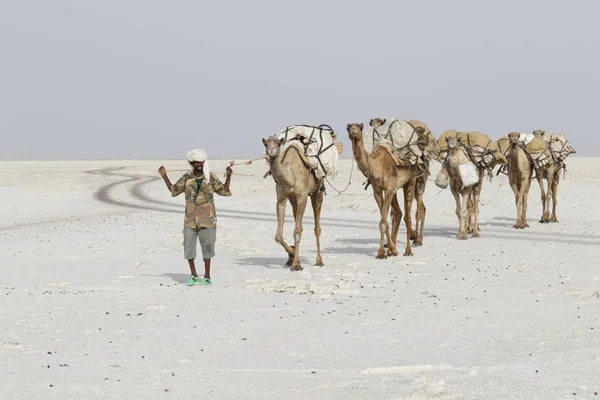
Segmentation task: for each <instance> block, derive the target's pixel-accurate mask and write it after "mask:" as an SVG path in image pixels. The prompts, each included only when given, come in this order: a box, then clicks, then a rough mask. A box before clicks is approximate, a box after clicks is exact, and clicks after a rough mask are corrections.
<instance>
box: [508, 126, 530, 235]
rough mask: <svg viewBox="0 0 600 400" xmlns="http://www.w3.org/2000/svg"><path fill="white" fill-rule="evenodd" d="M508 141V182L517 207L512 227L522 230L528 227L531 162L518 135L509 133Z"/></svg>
mask: <svg viewBox="0 0 600 400" xmlns="http://www.w3.org/2000/svg"><path fill="white" fill-rule="evenodd" d="M508 139H509V142H510V147H509V149H508V157H507V158H508V165H507V173H508V182H509V183H510V187H511V188H512V190H513V192H514V193H515V203H516V205H517V222H516V224H515V225H514V227H515V228H517V229H524V228H528V227H529V224H527V197H528V196H529V187H530V185H531V178H532V176H533V169H534V168H533V161H532V160H531V157H530V156H529V155H528V154H527V151H526V149H525V146H524V145H523V144H521V143H520V142H519V133H517V132H511V133H509V134H508Z"/></svg>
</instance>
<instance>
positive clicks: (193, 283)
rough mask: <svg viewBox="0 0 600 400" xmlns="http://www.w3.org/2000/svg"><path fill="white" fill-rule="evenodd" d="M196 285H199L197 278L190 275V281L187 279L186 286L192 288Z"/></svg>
mask: <svg viewBox="0 0 600 400" xmlns="http://www.w3.org/2000/svg"><path fill="white" fill-rule="evenodd" d="M196 283H199V280H198V277H197V276H194V275H190V279H188V281H187V283H186V285H188V286H194V285H195V284H196Z"/></svg>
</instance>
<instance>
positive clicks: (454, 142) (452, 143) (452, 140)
mask: <svg viewBox="0 0 600 400" xmlns="http://www.w3.org/2000/svg"><path fill="white" fill-rule="evenodd" d="M446 143H447V144H448V150H452V149H455V148H457V147H458V138H456V137H454V136H446Z"/></svg>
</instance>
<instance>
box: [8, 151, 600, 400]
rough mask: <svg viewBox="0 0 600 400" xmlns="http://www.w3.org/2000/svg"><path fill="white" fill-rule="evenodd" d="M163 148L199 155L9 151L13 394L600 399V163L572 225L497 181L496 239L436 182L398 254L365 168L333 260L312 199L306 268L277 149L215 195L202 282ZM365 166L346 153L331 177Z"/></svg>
mask: <svg viewBox="0 0 600 400" xmlns="http://www.w3.org/2000/svg"><path fill="white" fill-rule="evenodd" d="M226 163H227V161H225V160H216V161H212V170H213V171H218V172H219V173H222V172H223V171H224V169H225V166H226ZM161 164H164V165H165V166H167V168H171V169H180V168H186V164H185V162H183V161H101V162H99V161H89V162H88V161H86V162H84V161H81V162H2V163H0V238H1V241H0V259H1V260H2V261H1V264H0V265H1V269H0V285H1V286H0V296H1V297H0V299H1V300H0V317H1V321H2V325H1V330H0V376H1V379H2V384H1V385H0V398H2V399H102V398H120V399H187V398H190V399H191V398H201V399H286V400H291V399H306V398H311V399H487V400H489V399H567V398H569V399H572V398H578V399H594V398H600V397H596V396H595V394H594V392H600V319H599V318H600V298H599V295H600V294H599V292H598V291H600V281H599V277H600V268H599V267H597V263H598V261H597V258H598V255H599V254H600V228H599V226H600V225H599V224H600V212H599V211H598V207H599V204H600V187H599V185H600V179H599V178H598V171H599V168H600V159H586V158H571V159H569V163H568V166H569V169H568V172H567V177H566V179H565V180H563V181H562V182H561V184H560V189H559V190H560V191H559V194H558V197H559V212H558V217H559V220H560V223H557V224H551V225H546V224H540V223H538V222H537V221H538V220H539V218H540V216H541V205H540V199H539V189H538V186H537V183H535V182H534V183H533V185H532V189H531V195H530V199H529V216H530V221H529V223H530V225H531V227H530V228H529V229H527V230H521V231H517V230H515V229H513V228H512V226H513V224H514V222H515V208H514V200H513V199H514V198H513V194H512V191H511V189H510V187H509V186H508V182H507V179H506V178H505V177H495V178H494V180H493V181H492V182H488V181H486V182H485V183H484V188H483V193H482V203H483V206H482V207H481V229H482V237H481V238H480V239H471V240H468V241H457V240H456V238H455V236H456V231H457V220H456V216H455V214H454V200H453V198H452V196H451V194H450V193H449V191H448V190H445V191H441V192H440V190H439V189H438V188H437V187H436V186H435V185H433V184H432V183H430V184H429V185H428V188H427V191H426V195H425V202H426V206H427V219H426V229H425V235H426V236H425V245H424V246H423V247H418V248H414V249H413V251H414V257H402V256H399V257H392V258H389V259H387V260H376V259H375V254H376V251H377V247H378V238H379V236H378V228H377V224H378V216H377V207H376V205H375V201H374V200H373V197H372V192H371V189H370V188H369V189H368V190H367V191H365V190H364V189H363V187H362V186H361V184H362V182H363V181H364V178H363V176H362V175H361V174H360V172H358V171H357V170H355V171H354V176H353V178H352V185H350V188H349V189H348V191H347V192H346V193H344V194H342V195H338V194H337V193H336V192H335V191H334V190H333V189H331V188H329V187H328V191H327V196H326V197H325V204H324V210H323V213H322V229H323V234H322V249H323V258H324V261H325V264H326V266H325V267H323V268H317V267H313V266H312V264H313V263H314V259H315V254H316V252H315V240H314V235H313V218H312V212H311V211H310V208H308V209H307V214H306V218H305V225H304V227H305V231H304V237H303V241H302V247H301V255H302V258H301V260H302V263H303V266H304V271H302V272H290V271H289V270H288V269H286V268H284V267H283V264H284V262H285V261H286V256H285V254H284V251H283V249H282V248H281V247H280V246H279V245H278V244H277V243H275V241H274V240H273V238H274V235H275V229H276V218H275V193H274V183H273V180H272V178H271V177H269V178H267V179H263V177H262V175H263V174H264V172H266V170H267V168H266V166H265V164H264V162H263V161H258V162H254V163H253V164H252V165H248V166H240V167H237V168H236V169H235V171H236V172H239V173H244V174H253V176H236V175H234V176H233V181H232V185H231V188H232V191H233V193H234V195H233V196H232V197H228V198H226V197H218V196H217V197H216V205H217V212H218V218H219V228H218V233H217V246H216V247H217V256H216V257H215V258H214V260H213V263H214V267H213V268H214V270H213V280H214V284H213V286H212V287H208V288H205V287H191V288H189V287H186V286H185V281H186V279H187V277H188V273H189V272H188V270H187V265H186V262H185V261H184V259H183V252H182V222H183V221H182V220H183V198H182V197H178V198H171V197H170V195H169V193H168V192H167V190H166V188H165V186H164V183H163V182H162V181H161V180H159V179H158V174H157V173H156V169H157V168H158V167H159V166H160V165H161ZM438 169H439V165H435V166H434V167H433V172H434V174H435V173H436V172H437V170H438ZM350 171H351V161H350V160H343V161H341V167H340V172H339V176H338V177H337V178H336V179H335V180H333V181H332V184H334V185H336V186H337V187H344V186H345V184H346V182H347V181H348V177H349V175H350ZM181 174H182V173H181V172H173V173H171V174H170V177H171V179H172V180H173V181H175V180H176V179H177V178H178V177H179V176H180V175H181ZM434 176H435V175H434ZM290 212H291V211H290V207H289V206H288V219H287V223H286V226H285V231H286V238H287V239H288V240H291V231H292V227H293V223H292V222H291V221H292V218H291V215H290ZM404 234H405V229H404V227H402V228H401V230H400V235H399V247H400V250H401V253H402V249H403V246H404V241H405V236H404Z"/></svg>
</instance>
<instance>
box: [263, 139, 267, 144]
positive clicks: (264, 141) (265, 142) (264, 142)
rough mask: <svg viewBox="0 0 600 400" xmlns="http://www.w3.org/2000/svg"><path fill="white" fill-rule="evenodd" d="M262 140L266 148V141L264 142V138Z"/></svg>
mask: <svg viewBox="0 0 600 400" xmlns="http://www.w3.org/2000/svg"><path fill="white" fill-rule="evenodd" d="M262 140H263V144H264V145H265V146H266V145H267V141H266V140H265V138H262Z"/></svg>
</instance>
